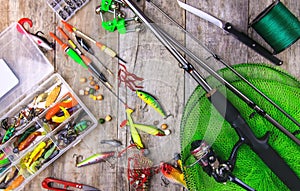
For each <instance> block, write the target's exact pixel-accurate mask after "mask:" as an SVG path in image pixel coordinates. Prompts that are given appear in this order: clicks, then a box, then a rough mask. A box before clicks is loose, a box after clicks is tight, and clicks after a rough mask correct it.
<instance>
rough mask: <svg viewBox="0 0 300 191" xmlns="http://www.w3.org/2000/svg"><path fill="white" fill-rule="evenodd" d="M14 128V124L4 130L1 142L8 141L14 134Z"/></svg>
mask: <svg viewBox="0 0 300 191" xmlns="http://www.w3.org/2000/svg"><path fill="white" fill-rule="evenodd" d="M15 130H16V128H15V127H14V126H11V127H9V129H8V130H7V131H6V132H5V134H4V136H3V139H2V141H1V143H2V144H3V143H5V142H6V141H8V140H9V139H10V138H11V137H12V136H13V135H14V132H15Z"/></svg>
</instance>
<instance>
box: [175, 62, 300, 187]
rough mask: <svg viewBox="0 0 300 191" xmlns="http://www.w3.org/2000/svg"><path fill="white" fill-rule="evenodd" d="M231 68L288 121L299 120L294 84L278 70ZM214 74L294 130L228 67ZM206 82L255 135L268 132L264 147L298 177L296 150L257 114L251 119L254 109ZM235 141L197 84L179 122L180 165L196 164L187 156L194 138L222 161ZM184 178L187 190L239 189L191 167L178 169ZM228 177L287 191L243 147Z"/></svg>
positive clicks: (299, 85)
mask: <svg viewBox="0 0 300 191" xmlns="http://www.w3.org/2000/svg"><path fill="white" fill-rule="evenodd" d="M234 69H235V70H236V71H238V72H239V73H240V74H241V75H243V76H244V77H245V78H246V79H247V80H248V81H250V82H251V83H252V84H253V85H255V86H256V87H257V88H258V89H260V90H261V91H262V92H263V93H264V94H266V95H267V96H268V97H269V98H271V99H272V100H273V101H274V102H275V103H277V105H279V106H280V107H281V108H283V109H284V110H285V111H286V112H287V113H289V114H290V115H291V116H292V117H293V118H294V119H296V120H297V121H300V109H299V105H300V104H299V103H300V99H299V98H300V82H299V80H297V79H296V78H294V77H293V76H291V75H290V74H288V73H287V72H285V71H283V70H282V69H281V68H276V67H273V66H269V65H266V64H250V63H249V64H238V65H235V66H234ZM218 73H219V74H220V75H221V76H223V77H224V79H226V80H227V81H228V82H230V83H231V84H232V85H234V86H235V87H236V88H237V89H238V90H239V91H241V92H242V93H243V94H245V95H246V96H247V97H249V98H250V99H251V100H254V102H255V103H256V104H257V105H259V106H260V107H261V108H263V109H264V110H265V111H266V112H267V113H268V114H270V116H272V117H273V118H274V119H275V120H277V121H278V122H279V123H281V124H282V125H283V126H284V127H285V128H287V129H288V130H289V131H290V132H295V131H299V127H298V126H296V125H295V124H294V123H292V122H291V121H290V120H289V119H288V118H287V117H285V116H284V115H283V114H282V113H280V111H278V110H277V109H276V108H275V107H274V106H273V105H271V104H270V103H269V102H267V101H266V100H265V99H264V98H262V97H261V96H260V95H259V94H258V93H257V92H255V91H254V90H253V89H252V88H251V87H249V86H248V85H247V84H246V83H245V82H244V81H242V80H241V79H239V78H238V77H237V76H236V75H234V74H233V73H232V72H231V71H230V70H229V69H227V68H225V69H222V70H220V71H218ZM207 82H208V83H209V84H210V85H212V87H216V88H218V89H219V90H220V91H221V92H222V93H223V94H224V95H226V97H227V98H228V99H229V100H230V101H231V102H232V104H233V105H234V106H235V107H236V108H237V109H238V110H239V111H240V112H241V114H242V116H243V117H244V118H245V120H246V121H247V123H248V124H249V126H250V127H251V129H252V131H253V132H254V133H255V135H256V136H257V137H262V136H263V135H264V134H265V133H266V132H267V131H270V133H271V136H270V140H269V144H270V145H271V146H272V147H273V148H274V149H275V150H276V151H277V152H278V153H279V154H280V155H281V157H282V158H283V159H284V160H285V161H286V162H287V164H288V165H289V166H290V167H291V168H292V169H293V170H294V171H295V172H296V174H297V175H298V176H300V162H299V157H300V147H299V146H298V145H297V144H296V143H294V142H293V141H292V140H290V139H289V138H288V137H287V136H286V135H284V134H283V133H281V132H280V131H279V130H278V129H277V128H276V127H274V126H273V125H272V124H271V123H269V122H268V121H267V120H266V119H264V118H263V117H261V116H260V115H259V114H254V115H253V112H254V110H252V109H251V108H250V107H249V106H247V104H246V103H245V102H243V101H242V100H241V99H239V98H238V97H237V96H236V95H235V94H233V93H232V92H231V91H230V90H227V89H226V87H224V85H220V83H219V82H218V81H217V80H215V79H214V78H213V77H211V76H210V77H208V78H207ZM251 114H252V115H251ZM250 116H252V117H250ZM297 137H298V138H300V135H299V134H298V135H297ZM238 138H239V137H238V135H237V134H236V132H235V131H234V129H233V128H232V127H231V126H230V125H229V123H227V122H226V121H224V119H223V117H222V116H221V115H220V114H219V113H218V112H217V111H216V109H215V108H214V107H213V106H212V105H211V103H210V102H209V100H208V99H207V98H206V97H205V92H204V90H203V89H202V88H201V87H200V86H198V87H197V88H196V89H195V90H194V92H193V93H192V95H191V96H190V98H189V100H188V102H187V104H186V106H185V109H184V113H183V116H182V120H181V127H180V141H181V155H182V161H183V166H188V165H191V164H192V163H194V162H195V161H196V160H195V159H194V157H193V156H192V155H191V154H190V149H191V143H192V142H193V141H194V140H203V139H204V140H208V141H209V143H210V145H212V148H213V150H214V151H215V153H216V154H217V155H218V156H219V158H221V159H222V160H228V158H229V156H230V153H231V150H232V148H233V146H234V144H235V143H236V142H237V141H238ZM184 175H185V180H186V182H187V186H188V189H189V190H190V191H201V190H205V191H210V190H212V191H217V190H222V191H223V190H228V191H233V190H234V191H236V190H244V189H242V188H241V187H239V186H238V185H236V184H234V183H232V182H229V181H228V182H227V184H222V183H218V182H216V181H215V180H214V178H213V177H209V176H208V175H207V174H206V173H205V172H204V171H203V170H202V168H201V167H200V165H199V164H196V165H194V166H193V167H191V168H184ZM233 175H234V176H236V177H237V178H239V179H240V180H242V181H243V182H245V183H246V184H248V185H249V186H251V187H252V188H254V189H256V190H258V191H267V190H268V191H270V190H272V191H273V190H274V191H275V190H280V191H285V190H288V188H287V187H286V186H285V185H284V184H283V183H282V182H281V181H280V179H279V178H277V176H276V175H275V174H274V173H273V172H272V171H271V170H270V169H269V168H268V167H267V166H266V165H265V164H264V162H263V161H262V160H261V159H260V158H259V157H258V156H257V155H256V154H255V153H254V152H253V151H252V150H251V149H250V148H249V147H248V146H247V145H243V146H242V147H241V148H240V149H239V151H238V155H237V162H236V165H235V168H234V170H233Z"/></svg>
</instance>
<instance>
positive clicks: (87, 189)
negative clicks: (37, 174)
mask: <svg viewBox="0 0 300 191" xmlns="http://www.w3.org/2000/svg"><path fill="white" fill-rule="evenodd" d="M54 183H55V184H57V185H63V186H64V188H63V189H62V188H56V187H53V184H54ZM42 186H43V188H45V189H48V190H54V191H72V190H67V188H68V187H74V188H77V189H82V190H84V191H100V190H99V189H97V188H94V187H91V186H88V185H84V184H79V183H75V182H68V181H64V180H59V179H55V178H50V177H47V178H45V179H44V180H43V182H42Z"/></svg>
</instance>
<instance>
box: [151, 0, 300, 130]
mask: <svg viewBox="0 0 300 191" xmlns="http://www.w3.org/2000/svg"><path fill="white" fill-rule="evenodd" d="M146 1H147V2H149V3H150V4H151V5H152V6H153V7H154V8H156V9H157V10H158V11H159V12H161V13H162V14H163V15H164V16H165V17H166V18H167V19H168V20H169V21H171V22H172V23H173V24H175V25H176V26H177V27H179V28H180V29H181V30H182V31H184V32H185V33H186V34H187V35H188V36H189V37H190V38H191V39H192V40H194V41H195V42H196V43H197V44H199V45H200V46H201V47H202V48H204V49H205V50H206V51H207V52H209V53H210V54H211V55H212V56H213V58H215V59H216V60H217V61H219V62H220V63H221V64H223V65H224V66H225V67H227V68H228V69H229V70H230V71H232V72H233V73H234V74H235V75H236V76H238V77H239V78H240V79H241V80H243V81H244V82H245V83H246V84H247V85H249V86H250V87H251V88H252V89H254V90H255V91H256V92H257V93H258V94H260V95H261V96H262V97H263V98H265V99H266V100H267V101H268V102H269V103H271V104H272V105H273V106H274V107H276V108H277V109H278V110H279V111H280V112H281V113H282V114H284V115H285V116H286V117H287V118H288V119H290V120H291V121H292V122H293V123H294V124H295V125H297V126H298V127H300V123H299V122H298V121H297V120H296V119H295V118H293V117H292V116H291V115H290V114H288V113H287V112H286V111H285V110H284V109H282V108H281V107H280V106H279V105H277V104H276V103H275V102H274V101H273V100H271V99H270V98H269V97H268V96H267V95H266V94H264V93H263V92H262V91H260V90H259V89H258V88H257V87H255V86H254V85H253V84H252V83H251V82H249V81H248V80H247V79H246V78H245V77H244V76H242V75H241V74H240V73H238V71H236V70H235V69H234V68H233V67H231V66H230V65H229V64H228V63H226V62H225V61H224V60H223V59H222V58H221V57H220V56H219V55H217V54H215V53H214V52H213V51H211V50H210V49H209V48H208V47H207V46H205V45H204V44H202V43H201V42H200V41H199V39H197V38H196V37H195V36H194V35H192V34H191V33H190V32H188V31H187V30H185V29H184V28H183V27H182V26H181V25H180V24H179V23H177V22H176V21H175V20H174V19H173V18H172V17H170V16H169V15H168V14H167V13H166V12H164V11H163V10H162V9H161V8H160V7H159V6H157V4H155V3H154V2H153V1H152V0H146ZM196 63H197V64H198V62H196Z"/></svg>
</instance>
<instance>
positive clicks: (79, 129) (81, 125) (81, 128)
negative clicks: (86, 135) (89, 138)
mask: <svg viewBox="0 0 300 191" xmlns="http://www.w3.org/2000/svg"><path fill="white" fill-rule="evenodd" d="M90 124H91V122H90V121H89V120H82V121H80V122H79V123H77V124H76V125H75V126H74V130H75V131H76V133H80V132H82V131H84V130H85V129H86V128H88V127H89V125H90Z"/></svg>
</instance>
